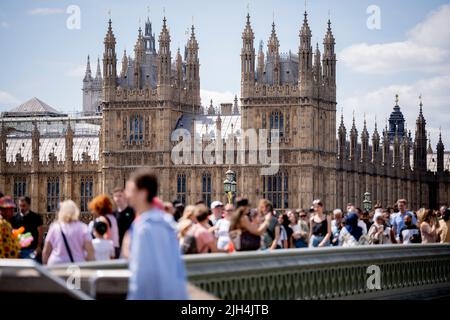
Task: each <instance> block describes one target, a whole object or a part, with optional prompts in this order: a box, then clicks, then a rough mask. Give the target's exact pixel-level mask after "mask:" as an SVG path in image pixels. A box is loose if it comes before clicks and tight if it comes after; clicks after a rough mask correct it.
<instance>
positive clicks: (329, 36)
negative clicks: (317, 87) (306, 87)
mask: <svg viewBox="0 0 450 320" xmlns="http://www.w3.org/2000/svg"><path fill="white" fill-rule="evenodd" d="M335 44H336V42H335V40H334V36H333V32H332V31H331V21H330V19H328V28H327V32H326V34H325V38H324V39H323V46H324V50H323V63H322V64H323V66H324V70H323V76H324V79H325V82H326V84H327V85H328V86H329V87H332V88H334V87H335V86H336V53H335V51H334V47H335ZM334 94H335V92H334Z"/></svg>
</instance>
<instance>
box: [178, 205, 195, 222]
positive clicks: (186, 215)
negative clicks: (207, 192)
mask: <svg viewBox="0 0 450 320" xmlns="http://www.w3.org/2000/svg"><path fill="white" fill-rule="evenodd" d="M182 220H191V221H192V222H194V223H195V222H197V221H196V219H195V206H193V205H189V206H187V207H186V208H185V209H184V211H183V215H182V216H181V218H180V221H182Z"/></svg>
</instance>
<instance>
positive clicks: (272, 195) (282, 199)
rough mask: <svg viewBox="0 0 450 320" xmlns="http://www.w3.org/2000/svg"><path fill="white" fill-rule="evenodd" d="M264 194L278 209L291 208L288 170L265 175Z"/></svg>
mask: <svg viewBox="0 0 450 320" xmlns="http://www.w3.org/2000/svg"><path fill="white" fill-rule="evenodd" d="M263 196H264V198H265V199H267V200H269V201H271V202H272V203H273V207H274V208H276V209H287V208H289V180H288V175H287V173H286V172H284V171H283V172H278V173H277V174H276V175H273V176H265V177H263Z"/></svg>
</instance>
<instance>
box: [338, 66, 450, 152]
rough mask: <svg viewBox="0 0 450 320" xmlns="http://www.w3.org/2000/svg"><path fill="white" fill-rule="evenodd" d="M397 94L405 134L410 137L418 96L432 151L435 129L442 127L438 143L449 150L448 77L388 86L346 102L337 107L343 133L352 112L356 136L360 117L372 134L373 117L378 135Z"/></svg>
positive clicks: (449, 97)
mask: <svg viewBox="0 0 450 320" xmlns="http://www.w3.org/2000/svg"><path fill="white" fill-rule="evenodd" d="M397 93H398V94H399V99H400V102H399V105H400V108H401V111H402V113H403V115H404V116H405V119H406V122H407V126H408V130H411V132H412V135H413V136H414V131H415V121H416V119H417V116H418V114H419V98H418V96H419V94H422V96H423V114H424V117H425V119H426V121H427V130H428V132H430V133H431V142H432V146H433V149H434V148H435V147H436V143H437V139H438V134H439V127H442V139H443V141H444V144H445V145H446V148H447V150H448V149H450V112H449V111H448V101H450V76H448V75H447V76H437V77H434V78H430V79H424V80H420V81H417V82H415V83H412V84H409V85H391V86H386V87H382V88H378V89H375V90H372V91H370V92H367V93H364V94H361V95H355V96H352V97H349V98H346V99H344V100H343V101H342V103H340V105H342V106H343V108H344V119H345V123H346V128H347V132H348V131H349V130H350V126H351V118H352V112H353V110H355V111H356V112H355V113H356V115H355V116H356V123H357V127H358V131H359V133H360V132H361V130H362V123H363V117H364V114H366V119H367V126H368V129H369V131H370V132H372V131H373V128H374V123H375V117H377V122H378V131H379V133H380V134H381V130H382V128H384V126H385V121H386V120H385V119H386V117H389V114H390V113H391V112H392V109H393V107H394V105H395V101H394V100H395V94H397Z"/></svg>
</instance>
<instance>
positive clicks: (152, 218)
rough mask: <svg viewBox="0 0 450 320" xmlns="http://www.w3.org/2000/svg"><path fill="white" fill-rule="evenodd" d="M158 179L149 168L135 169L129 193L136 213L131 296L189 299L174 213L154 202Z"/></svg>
mask: <svg viewBox="0 0 450 320" xmlns="http://www.w3.org/2000/svg"><path fill="white" fill-rule="evenodd" d="M157 193H158V178H157V177H156V175H155V174H153V173H152V172H150V171H147V170H139V171H136V172H134V173H133V174H132V175H131V177H130V179H129V180H128V182H127V185H126V195H127V198H128V201H129V203H130V205H131V206H132V207H133V208H134V210H135V212H136V215H137V217H136V220H135V221H134V222H133V225H132V228H131V235H130V237H131V243H130V247H131V248H130V257H129V269H130V272H131V276H130V280H129V286H128V297H127V298H128V299H130V300H185V299H188V294H187V287H186V271H185V267H184V263H183V261H182V260H181V253H180V248H179V242H178V240H177V235H176V229H174V220H173V216H171V215H168V214H166V213H165V212H164V211H162V210H161V209H160V208H158V207H157V206H156V205H155V204H154V201H153V200H154V198H155V197H156V196H157Z"/></svg>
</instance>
